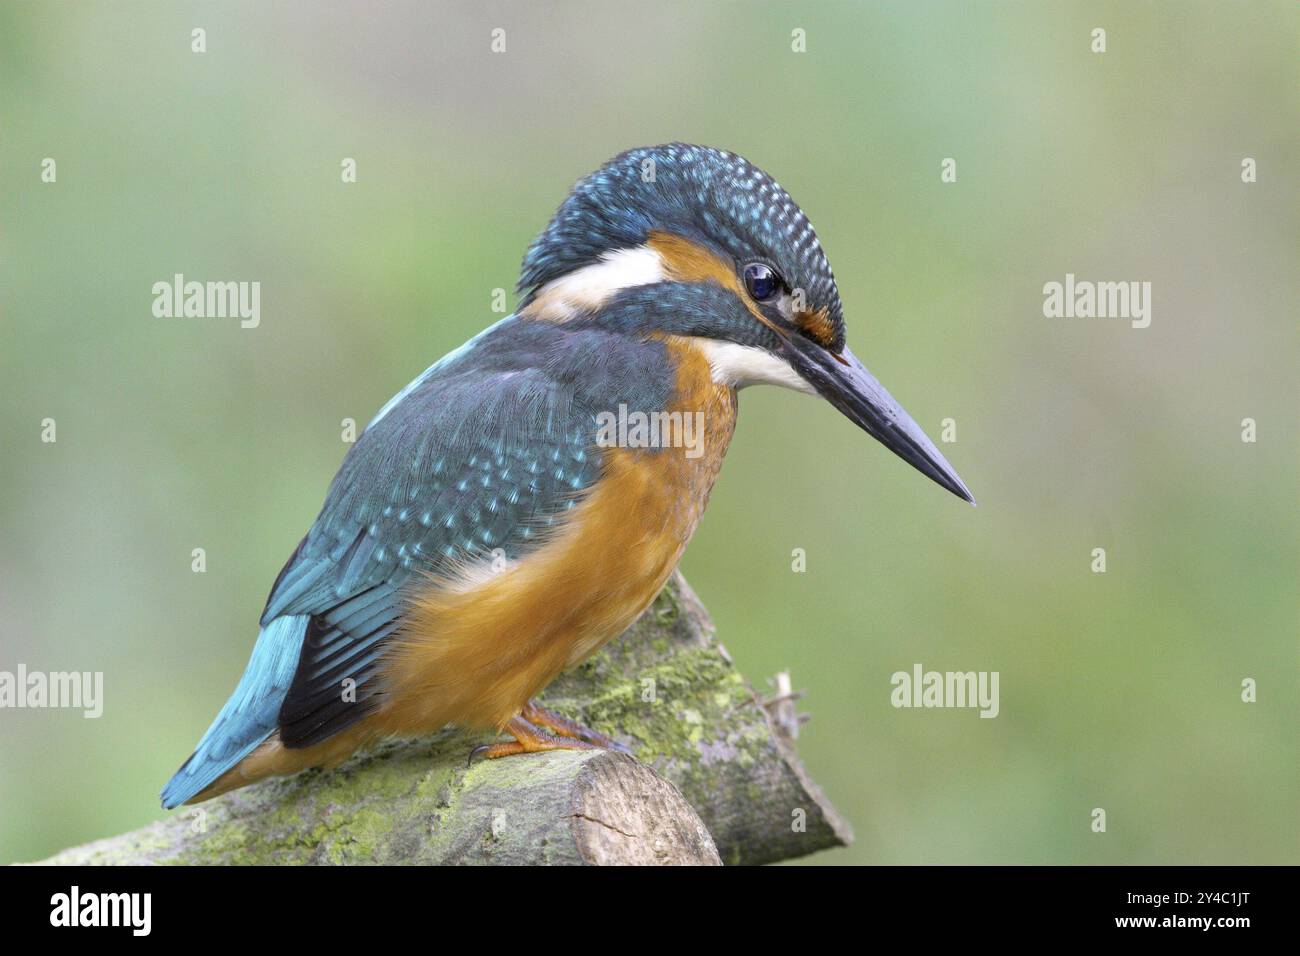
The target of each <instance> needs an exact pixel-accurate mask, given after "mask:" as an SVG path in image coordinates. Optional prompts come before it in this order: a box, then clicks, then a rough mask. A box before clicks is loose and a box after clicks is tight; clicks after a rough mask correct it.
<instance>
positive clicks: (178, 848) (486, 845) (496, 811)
mask: <svg viewBox="0 0 1300 956" xmlns="http://www.w3.org/2000/svg"><path fill="white" fill-rule="evenodd" d="M543 702H544V703H545V704H546V705H547V706H549V707H551V708H553V709H555V710H558V711H560V712H561V713H564V714H566V715H568V716H572V717H576V718H578V719H579V720H581V721H583V722H584V723H586V724H587V725H589V726H592V727H595V728H596V729H600V730H604V731H606V732H608V733H611V734H612V735H613V736H615V737H616V738H618V739H619V740H621V741H623V742H624V743H626V744H628V745H629V746H631V747H632V748H633V750H634V751H635V752H636V754H637V757H638V758H639V760H633V759H631V758H629V757H625V756H623V755H620V754H615V753H606V752H603V751H601V752H592V751H564V752H558V753H546V754H529V755H523V756H518V757H507V758H504V759H500V760H491V761H476V762H475V763H474V764H473V765H472V766H467V765H466V757H467V755H468V753H469V751H470V749H471V748H472V747H473V746H474V745H475V744H476V743H480V742H482V741H483V739H484V738H483V737H482V736H481V735H479V736H477V737H471V736H468V735H466V734H464V733H461V732H457V731H454V730H446V731H443V732H442V733H440V734H437V735H435V736H433V737H429V738H423V739H421V740H415V741H400V742H399V741H394V742H390V743H387V744H385V745H383V746H381V747H378V748H375V749H374V750H372V751H370V752H369V753H365V754H362V755H359V756H357V757H354V758H352V759H351V760H350V761H348V762H347V763H345V764H344V765H343V766H342V767H339V768H338V769H337V770H332V771H308V772H306V773H303V774H299V775H298V776H296V777H293V778H290V779H287V780H268V781H264V782H262V783H259V784H255V785H253V786H251V787H247V788H245V789H243V790H238V791H235V792H233V793H229V794H226V795H225V796H222V797H218V798H217V799H216V800H212V801H209V802H208V803H204V804H200V805H198V806H196V807H185V808H182V809H180V810H178V811H176V812H175V813H174V814H173V815H172V816H171V817H170V818H168V819H167V820H164V821H161V822H159V823H155V824H152V825H151V826H147V827H144V828H143V829H140V830H135V831H133V832H131V833H126V834H122V835H121V836H116V837H110V838H108V839H106V840H99V841H97V842H95V843H89V844H86V845H84V846H79V847H73V848H71V849H68V850H64V851H63V852H61V853H59V854H57V855H56V856H54V857H52V858H50V859H49V860H45V861H43V862H44V863H47V864H97V863H102V864H118V863H194V864H264V863H390V864H391V863H408V864H456V863H506V864H508V863H525V864H533V863H595V864H609V863H633V864H643V863H669V864H672V863H682V864H686V863H696V864H708V863H713V864H716V863H718V862H725V863H728V864H752V863H771V862H775V861H777V860H784V859H790V858H792V857H797V856H803V855H805V854H808V853H813V852H815V851H817V850H821V849H825V848H827V847H833V846H843V845H846V844H848V843H849V841H850V840H851V839H852V832H851V831H850V829H849V827H848V826H847V824H845V823H844V821H843V820H841V819H840V817H839V815H838V814H837V813H836V812H835V810H834V808H833V807H831V806H830V804H829V803H828V802H827V801H826V799H825V798H824V797H823V796H822V794H821V791H820V790H819V789H818V788H817V787H816V786H815V785H814V784H813V783H812V782H811V781H810V780H809V779H808V777H807V774H806V773H805V772H804V770H803V767H802V765H801V764H800V763H799V760H798V758H797V757H796V756H795V754H794V748H793V741H792V740H791V739H790V737H789V726H790V720H789V716H790V714H789V713H786V712H785V711H784V710H783V711H782V713H783V720H782V722H781V723H780V724H779V725H777V724H774V723H773V721H772V719H771V718H770V717H769V715H768V712H767V710H766V709H765V707H764V706H763V704H762V703H761V702H760V701H759V699H758V698H757V696H756V695H755V694H754V691H753V689H752V688H751V687H750V686H749V684H748V683H747V682H746V681H745V680H744V678H742V677H741V676H740V674H739V673H737V672H736V670H735V668H734V667H733V666H732V664H731V661H730V658H729V657H728V656H727V653H726V650H725V649H724V648H723V647H722V646H721V645H720V644H719V643H718V642H717V641H716V640H715V638H714V635H713V627H712V624H711V622H710V621H709V619H708V615H707V614H706V613H705V611H704V609H703V608H702V607H701V606H700V603H699V601H698V600H697V599H696V597H695V595H694V593H693V592H692V591H691V589H690V588H689V587H688V586H687V584H686V582H685V581H684V580H683V579H682V578H681V577H680V575H674V576H673V578H672V579H671V580H670V581H669V583H668V586H667V587H665V588H664V590H663V592H662V593H661V594H660V595H659V597H658V598H657V599H656V601H655V603H654V604H653V605H652V606H651V607H650V608H649V610H647V611H646V613H645V614H644V615H642V617H641V619H640V620H638V621H637V623H636V624H635V625H633V626H632V627H631V628H630V629H629V630H628V631H627V633H626V634H624V635H622V636H621V637H620V638H618V639H617V640H616V641H613V642H611V644H610V645H609V646H608V647H606V648H605V649H604V650H603V651H601V652H600V653H599V654H597V655H596V656H595V657H593V658H592V659H591V660H590V661H588V662H586V663H585V664H583V665H581V666H580V667H578V668H577V669H575V670H574V671H571V672H570V673H568V674H565V675H564V676H562V677H561V678H560V679H559V680H557V681H556V682H555V683H554V684H552V686H551V687H550V688H548V689H547V691H546V693H545V695H544V697H543ZM780 703H781V705H782V707H784V706H785V705H786V704H789V703H790V701H789V699H788V697H785V698H783V699H782V700H781V701H780ZM791 707H792V705H791ZM786 710H789V711H790V712H791V713H792V710H791V709H790V708H786ZM795 726H797V721H796V722H795ZM692 808H694V809H692ZM710 836H711V839H710Z"/></svg>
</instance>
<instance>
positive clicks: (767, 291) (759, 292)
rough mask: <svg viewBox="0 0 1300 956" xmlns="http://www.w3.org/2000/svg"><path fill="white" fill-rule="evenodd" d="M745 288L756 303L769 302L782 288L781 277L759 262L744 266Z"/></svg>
mask: <svg viewBox="0 0 1300 956" xmlns="http://www.w3.org/2000/svg"><path fill="white" fill-rule="evenodd" d="M745 288H746V289H748V290H749V294H750V295H752V296H753V297H754V300H755V301H757V302H770V301H771V300H772V299H775V298H776V296H777V294H778V293H779V292H780V291H781V289H782V288H783V283H782V282H781V277H780V276H779V275H777V274H776V273H775V272H774V271H773V270H772V269H771V268H769V267H768V266H765V265H763V263H761V262H751V263H750V264H749V265H747V266H745Z"/></svg>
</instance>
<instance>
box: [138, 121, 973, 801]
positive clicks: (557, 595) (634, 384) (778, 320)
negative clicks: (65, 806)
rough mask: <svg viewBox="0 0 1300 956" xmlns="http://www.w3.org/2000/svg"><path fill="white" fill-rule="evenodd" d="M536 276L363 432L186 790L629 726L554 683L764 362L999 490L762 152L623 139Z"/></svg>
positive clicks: (775, 377) (291, 565) (534, 261)
mask: <svg viewBox="0 0 1300 956" xmlns="http://www.w3.org/2000/svg"><path fill="white" fill-rule="evenodd" d="M517 292H518V295H519V304H518V308H517V309H516V311H515V312H514V313H513V314H512V315H509V316H507V317H506V318H504V319H502V320H501V321H499V322H497V323H496V324H495V325H492V326H490V327H489V328H487V329H486V330H484V331H483V332H481V333H479V334H478V335H476V336H475V337H474V338H472V339H470V341H468V342H466V343H465V344H464V345H462V346H461V347H460V348H458V349H456V350H455V351H453V352H451V353H450V354H448V355H446V356H445V357H443V358H442V359H440V360H439V361H437V362H435V363H434V364H433V365H432V366H430V367H429V368H428V369H426V370H425V371H424V372H423V373H422V374H420V375H419V376H418V377H417V378H416V379H415V380H414V381H412V382H411V383H410V384H409V385H407V386H406V387H405V388H403V389H402V390H401V391H400V392H398V393H397V394H396V395H395V396H393V398H392V399H391V400H390V401H389V402H388V403H387V404H385V405H384V406H383V407H382V408H381V409H380V410H379V412H378V414H376V415H375V417H374V419H373V420H372V421H371V422H370V423H369V425H367V426H366V428H365V430H364V431H363V432H362V434H361V435H360V437H359V438H358V439H357V441H356V442H355V443H354V444H353V446H352V447H351V449H350V450H349V451H348V453H347V455H346V456H345V457H344V459H343V463H342V465H341V466H340V468H339V471H338V474H337V475H336V476H335V477H334V480H333V482H332V484H331V485H330V488H329V491H328V494H327V496H326V498H325V503H324V506H323V507H322V509H321V511H320V514H319V516H318V517H317V518H316V521H315V523H314V524H313V525H312V527H311V529H310V530H309V531H308V532H307V534H306V536H305V537H304V538H303V539H302V541H301V542H300V543H299V545H298V547H297V549H296V550H295V551H294V552H293V554H292V556H291V557H290V558H289V560H288V562H287V563H286V564H285V565H284V569H283V570H282V571H281V572H280V574H279V576H278V577H277V578H276V580H275V583H274V585H272V587H271V593H270V596H269V597H268V599H267V602H266V606H265V608H264V610H263V612H262V616H261V620H260V632H259V634H258V637H257V640H256V642H255V644H254V646H253V650H252V655H251V658H250V660H249V662H248V665H247V668H246V670H245V671H244V674H243V676H242V677H241V678H240V680H239V683H238V685H237V686H236V687H235V690H234V693H233V694H232V695H231V697H230V699H229V700H228V701H227V702H226V704H225V705H224V706H223V707H222V708H221V711H220V712H219V713H218V714H217V716H216V719H215V720H214V721H213V722H212V725H211V726H210V727H209V728H208V730H207V732H206V733H205V734H204V735H203V737H202V738H201V739H200V740H199V743H198V745H197V746H196V747H195V749H194V753H193V754H192V755H191V756H190V758H189V759H188V760H186V761H185V763H184V764H183V765H182V766H181V768H180V769H179V770H178V771H177V772H176V774H175V775H174V776H173V777H172V778H171V780H170V781H169V782H168V783H167V785H166V786H165V787H164V788H163V791H162V804H163V806H164V807H166V808H172V807H176V806H178V805H180V804H182V803H196V802H199V801H202V800H206V799H208V798H210V797H213V796H216V795H217V794H220V793H224V792H226V791H228V790H232V789H235V788H238V787H242V786H244V785H246V784H248V783H251V782H253V781H255V780H259V779H262V778H264V777H269V776H277V775H286V774H292V773H296V772H298V771H301V770H304V769H307V768H311V767H329V766H334V765H337V764H338V763H340V762H342V761H343V760H344V759H346V758H347V757H348V756H349V755H350V754H352V753H353V752H354V751H356V750H357V749H358V748H361V747H365V746H368V745H371V744H374V743H376V742H378V741H381V740H383V739H386V738H390V737H414V736H420V735H424V734H429V733H433V732H435V731H438V730H440V729H442V728H443V727H445V726H447V725H456V726H459V727H463V728H466V729H471V730H492V731H495V732H496V734H497V740H496V742H494V743H490V744H484V745H482V746H480V747H477V748H474V750H473V751H472V752H471V759H473V757H474V756H475V755H477V756H481V757H484V758H487V759H495V758H500V757H506V756H510V755H514V754H524V753H535V752H539V751H548V750H557V749H577V750H583V749H591V748H614V749H626V748H625V747H624V746H623V745H622V744H620V743H619V742H617V741H616V740H615V739H614V738H613V737H611V736H608V735H606V734H604V733H601V732H598V731H595V730H592V729H590V728H587V727H584V726H583V725H582V724H581V723H579V722H578V721H576V720H574V719H572V718H569V717H566V716H564V715H562V714H558V713H555V712H553V711H550V710H547V709H545V708H543V707H541V706H539V705H538V704H537V703H536V702H535V700H534V698H535V697H536V695H537V694H538V693H539V692H541V691H542V689H543V688H545V687H546V686H547V684H549V683H550V682H551V680H552V679H553V678H555V677H556V676H557V675H558V674H560V673H561V672H562V671H564V670H566V669H568V668H571V667H573V666H575V665H577V664H579V663H581V662H582V661H583V660H585V659H587V658H588V657H590V656H591V655H592V654H594V653H595V652H596V651H597V650H599V649H600V647H601V646H602V645H604V644H605V643H606V642H608V641H609V640H610V639H612V638H614V637H616V636H617V635H619V634H620V633H622V632H623V631H624V630H625V629H626V628H627V627H628V626H629V625H630V624H631V623H632V622H633V621H634V620H636V618H637V616H638V615H640V614H641V612H642V611H643V610H645V608H646V607H647V606H649V604H650V603H651V602H652V601H653V600H654V598H655V596H656V595H657V594H658V592H659V590H660V589H661V588H662V587H663V585H664V583H665V581H666V580H667V578H668V576H669V575H670V574H671V573H672V571H673V569H674V568H675V567H676V566H677V563H678V561H679V560H680V558H681V556H682V553H683V551H684V550H685V548H686V545H687V542H689V541H690V539H691V535H692V534H693V533H694V531H695V528H696V526H697V525H698V523H699V521H700V517H701V515H702V514H703V513H704V509H705V506H706V504H707V503H708V500H709V494H710V491H711V490H712V488H713V484H714V480H715V479H716V478H717V476H718V471H719V469H720V468H721V466H722V460H723V456H724V455H725V454H726V451H727V446H728V444H729V443H730V441H731V437H732V434H733V432H734V429H735V424H736V412H737V407H738V393H739V391H740V390H741V389H743V388H745V387H747V386H750V385H759V384H767V385H778V386H781V387H784V388H788V389H792V390H794V391H796V392H803V393H805V394H808V395H815V396H821V397H822V398H824V399H825V400H826V401H828V402H829V403H830V404H831V405H833V406H834V407H835V408H837V409H838V410H839V411H840V412H842V413H843V414H844V415H845V416H847V417H848V418H849V420H850V421H852V422H853V423H854V424H856V425H857V426H859V427H860V428H861V429H863V430H864V431H866V432H867V433H868V434H869V435H871V436H872V437H873V438H875V439H876V440H877V441H879V442H880V443H881V444H883V445H884V446H885V447H886V448H888V449H889V450H890V451H892V452H894V453H895V454H896V455H898V456H899V457H900V458H902V459H903V460H904V461H906V462H907V463H908V464H910V465H912V466H913V467H914V468H916V469H917V470H919V471H920V472H921V473H922V474H924V475H926V476H928V477H929V478H931V479H933V480H934V481H935V482H936V483H938V484H939V485H941V486H942V487H944V488H946V489H947V490H948V491H950V492H952V493H953V494H955V495H957V496H958V497H960V498H962V499H964V500H966V501H969V502H971V503H972V504H973V503H974V499H973V498H972V496H971V493H970V491H969V490H968V489H967V487H966V485H965V484H964V483H963V482H962V480H961V478H960V477H958V475H957V473H956V471H954V470H953V468H952V466H951V465H949V464H948V462H947V461H946V460H945V459H944V456H943V455H942V454H940V453H939V451H938V449H936V448H935V446H934V444H933V443H932V442H931V441H930V439H929V438H927V437H926V435H925V433H924V432H923V431H922V430H921V428H920V427H919V426H918V425H917V424H916V423H915V422H914V421H913V420H912V418H911V417H910V416H909V415H908V414H907V413H906V412H905V411H904V410H903V409H902V407H900V406H899V404H898V403H897V402H896V401H895V400H894V399H893V398H892V397H891V396H890V394H889V393H888V392H887V391H886V390H885V389H884V388H883V387H882V386H881V385H880V383H879V382H878V381H876V379H875V378H874V377H873V376H872V375H871V373H870V372H868V371H867V369H866V368H865V367H864V366H863V364H862V363H861V362H860V361H859V360H858V359H857V358H856V357H855V356H854V354H853V353H852V352H851V351H850V350H849V348H848V346H847V345H846V344H845V327H844V316H843V309H842V306H841V303H840V296H839V291H838V289H837V287H836V284H835V278H834V275H833V274H832V273H831V267H830V264H829V263H828V262H827V259H826V255H825V253H824V252H823V250H822V247H821V244H820V243H819V241H818V239H817V235H816V233H815V232H814V231H813V227H812V225H811V224H810V223H809V221H808V219H807V217H806V216H805V215H804V213H803V212H802V211H801V210H800V208H799V207H798V206H797V205H795V203H794V201H793V200H792V199H791V198H790V196H789V194H788V193H787V192H786V191H785V190H784V189H782V188H781V186H779V185H778V184H777V183H776V181H775V180H773V179H772V177H770V176H769V175H767V174H766V173H765V172H763V171H762V170H760V169H759V168H757V167H756V166H754V165H752V164H751V163H749V162H748V161H747V160H745V159H744V158H742V157H740V156H738V155H736V154H735V153H731V152H727V151H724V150H721V149H715V148H712V147H706V146H693V145H688V144H684V143H671V144H667V145H661V146H654V147H644V148H640V149H633V150H629V151H628V152H625V153H622V154H620V155H619V156H616V157H615V158H614V159H612V160H610V161H609V162H608V163H606V164H605V165H604V166H602V167H601V168H600V169H598V170H596V171H595V172H594V173H591V174H590V175H588V176H587V177H586V178H584V179H582V180H581V181H579V182H578V183H577V185H576V186H574V187H573V189H572V190H571V191H570V193H569V195H568V196H567V198H566V199H565V200H564V202H563V203H562V204H561V205H560V207H559V209H558V210H557V211H556V213H555V215H554V216H553V217H552V219H551V221H550V223H549V224H548V225H547V227H546V228H545V229H544V230H543V231H542V233H541V234H540V235H539V236H538V237H537V238H536V239H535V240H534V241H533V243H532V244H531V246H530V247H529V248H528V251H527V253H526V254H525V256H524V260H523V267H522V271H521V274H520V277H519V282H518V286H517ZM611 415H618V416H620V421H621V422H626V421H630V420H632V418H633V416H635V415H639V416H641V418H639V419H638V420H637V421H638V423H639V424H641V425H644V423H645V422H651V423H653V425H654V426H655V427H650V428H646V427H634V428H624V427H620V428H618V429H617V430H615V429H611V428H610V427H608V424H609V421H610V416H611ZM689 423H698V425H699V426H700V427H698V428H688V427H687V425H688V424H689ZM687 432H694V433H695V434H685V433H687ZM683 437H685V438H687V439H689V440H685V441H683V440H682V439H683Z"/></svg>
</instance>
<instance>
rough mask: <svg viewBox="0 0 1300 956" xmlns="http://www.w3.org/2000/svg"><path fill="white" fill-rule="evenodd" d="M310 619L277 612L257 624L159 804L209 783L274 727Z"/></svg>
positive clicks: (180, 799) (176, 802) (174, 802)
mask: <svg viewBox="0 0 1300 956" xmlns="http://www.w3.org/2000/svg"><path fill="white" fill-rule="evenodd" d="M309 620H310V618H309V617H308V616H307V615H293V616H288V617H277V618H276V619H275V620H273V621H270V622H268V623H267V625H266V626H265V627H263V628H262V632H261V633H260V634H259V635H258V636H257V643H256V644H255V645H254V646H253V655H252V657H251V658H249V661H248V667H247V668H245V670H244V676H243V677H241V678H240V679H239V685H238V686H237V687H236V688H235V692H234V693H233V694H231V695H230V699H229V700H228V701H226V705H225V706H224V707H222V708H221V713H219V714H217V719H216V720H214V721H213V722H212V726H211V727H209V728H208V731H207V733H205V734H204V735H203V739H202V740H200V741H199V745H198V746H197V747H195V748H194V753H193V754H191V755H190V759H189V760H187V761H185V763H184V764H183V765H182V766H181V768H180V769H179V770H177V771H176V774H175V775H174V776H173V777H172V778H171V779H170V780H169V781H167V786H165V787H163V791H162V805H163V807H164V809H167V810H170V809H171V808H172V807H177V806H180V805H181V804H182V803H184V802H185V801H186V800H189V799H190V798H191V797H193V796H194V795H195V794H197V793H199V792H200V791H202V790H203V789H204V788H205V787H207V786H209V785H211V784H212V783H213V782H214V781H215V780H216V779H217V778H218V777H220V776H221V775H222V774H223V773H225V772H226V771H227V770H229V769H230V768H231V767H233V766H235V765H236V764H237V763H239V761H241V760H243V759H244V758H245V757H247V756H248V755H249V754H250V753H252V752H253V750H254V749H256V747H257V745H258V744H260V743H261V742H262V741H264V740H265V739H266V738H267V737H269V736H271V734H272V733H273V732H274V731H275V727H276V720H277V717H278V715H279V712H280V705H281V704H282V703H283V702H284V698H285V695H286V694H287V693H288V692H289V685H290V684H291V683H292V682H293V675H294V671H295V670H297V667H298V657H299V655H300V654H301V652H302V642H303V637H304V635H305V634H306V633H307V623H308V621H309Z"/></svg>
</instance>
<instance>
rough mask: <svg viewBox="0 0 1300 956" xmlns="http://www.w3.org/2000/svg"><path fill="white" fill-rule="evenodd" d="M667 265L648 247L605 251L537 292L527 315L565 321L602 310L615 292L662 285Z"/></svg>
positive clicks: (552, 320) (553, 320)
mask: <svg viewBox="0 0 1300 956" xmlns="http://www.w3.org/2000/svg"><path fill="white" fill-rule="evenodd" d="M664 278H665V274H664V262H663V259H662V258H661V257H660V255H659V253H658V252H656V251H655V250H654V249H652V248H650V247H649V246H637V247H636V248H635V249H617V250H615V251H613V252H606V253H605V254H604V255H602V256H601V257H600V261H599V262H593V263H592V264H591V265H589V266H583V267H582V268H581V269H576V270H575V271H573V272H570V273H568V274H567V275H562V276H560V277H559V278H558V279H553V280H551V281H550V282H548V283H546V285H544V286H542V287H541V288H540V289H538V290H537V295H536V296H535V297H534V299H533V301H532V303H531V304H530V305H529V306H528V308H527V309H526V310H525V312H527V313H528V315H529V316H530V317H532V318H538V319H546V320H548V321H550V322H566V321H568V320H569V319H571V318H573V317H574V316H576V315H578V314H580V313H582V312H585V311H589V310H592V309H598V308H600V307H601V306H602V305H603V304H604V303H605V302H606V301H607V300H608V299H609V298H610V297H611V296H613V295H614V293H616V292H618V291H620V290H622V289H629V288H631V287H632V286H638V285H652V284H653V283H656V282H663V281H664Z"/></svg>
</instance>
